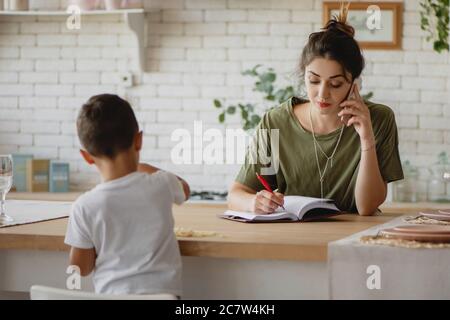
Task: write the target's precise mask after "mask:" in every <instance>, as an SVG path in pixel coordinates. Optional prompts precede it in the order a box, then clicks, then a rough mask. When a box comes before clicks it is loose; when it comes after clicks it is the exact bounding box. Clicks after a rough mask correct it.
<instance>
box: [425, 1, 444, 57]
mask: <svg viewBox="0 0 450 320" xmlns="http://www.w3.org/2000/svg"><path fill="white" fill-rule="evenodd" d="M449 3H450V0H422V1H421V2H420V6H421V8H422V10H421V12H420V27H421V29H422V30H424V31H426V32H427V33H428V36H427V41H431V40H432V41H433V49H434V50H435V51H436V52H439V53H441V52H442V51H449V43H448V36H449V28H450V17H449V7H450V4H449Z"/></svg>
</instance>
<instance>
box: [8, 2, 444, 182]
mask: <svg viewBox="0 0 450 320" xmlns="http://www.w3.org/2000/svg"><path fill="white" fill-rule="evenodd" d="M38 3H39V4H38ZM58 4H59V6H60V8H64V7H65V1H64V0H51V1H39V2H38V1H34V2H33V5H34V6H39V5H40V7H41V8H44V7H45V8H55V6H57V5H58ZM145 4H146V8H147V9H161V10H159V11H154V12H151V13H148V14H147V15H146V16H147V20H148V30H147V31H148V32H147V36H148V39H147V41H148V47H147V49H146V60H147V65H148V67H147V70H146V72H144V73H143V74H138V73H136V72H134V80H135V87H133V88H129V89H125V88H121V86H120V84H119V77H120V72H121V71H133V70H135V66H136V63H137V60H136V57H137V51H136V41H135V39H134V36H133V35H132V33H131V32H130V31H129V30H128V29H127V28H126V25H125V23H124V22H123V21H122V20H123V19H122V18H121V17H120V16H118V15H111V16H90V17H86V18H83V21H82V29H81V30H80V31H70V30H66V28H65V21H64V19H63V18H58V17H43V16H41V17H14V18H11V17H9V18H8V17H5V16H1V17H0V153H4V152H24V153H25V152H26V153H33V154H35V156H36V157H51V158H55V159H60V160H65V161H68V162H69V163H70V164H71V168H72V173H74V174H72V187H73V188H75V189H85V188H88V187H90V186H91V185H92V184H94V183H97V182H98V181H99V179H98V177H97V176H96V175H95V174H94V175H93V174H92V172H95V171H94V168H92V167H90V166H88V165H86V164H85V163H84V162H83V160H82V159H81V158H80V156H79V153H78V141H77V138H76V128H75V119H76V115H77V112H78V110H79V108H80V106H81V104H82V103H83V102H84V101H85V100H86V99H87V98H89V96H90V95H93V94H98V93H103V92H115V93H118V94H121V95H123V96H125V97H126V98H127V99H129V100H130V101H131V103H132V104H133V106H134V108H135V109H136V114H137V116H138V119H139V123H140V125H141V126H142V129H143V130H144V133H145V141H144V146H145V147H144V150H143V152H142V158H143V160H145V161H153V162H154V164H155V165H157V166H162V167H164V168H167V169H169V170H174V171H175V172H177V173H179V174H182V175H184V176H185V177H186V178H187V179H188V180H189V181H190V182H191V184H192V187H193V189H216V190H224V189H226V187H227V185H228V183H229V182H230V181H232V179H233V177H234V175H235V173H236V170H237V169H238V166H226V165H222V166H202V165H192V166H186V165H185V166H176V165H174V164H172V163H171V162H170V159H169V157H170V147H171V146H173V145H174V142H172V141H170V135H171V133H172V131H173V130H175V129H177V128H188V129H190V130H192V127H193V122H194V120H202V121H204V130H206V129H207V128H210V127H215V128H219V129H221V130H222V129H224V126H223V125H219V124H218V122H217V115H218V112H217V110H215V109H214V108H213V106H212V100H213V99H214V98H216V97H218V98H225V99H227V101H228V102H230V103H237V102H245V103H247V102H254V101H258V100H259V99H261V95H259V94H257V93H255V92H253V91H252V86H253V80H252V79H250V78H248V77H243V76H241V75H240V72H241V71H243V70H245V69H247V68H251V67H253V66H254V65H255V64H257V63H262V64H264V65H265V66H268V67H269V66H270V67H273V68H274V69H275V70H276V71H278V73H279V78H280V79H281V82H283V83H287V81H289V80H286V79H292V77H291V78H286V79H284V78H285V76H286V77H287V76H289V75H291V74H292V72H293V71H295V68H296V65H297V59H298V57H299V55H300V53H301V49H302V47H303V45H304V43H305V41H306V39H307V36H308V34H309V33H310V32H312V31H316V30H317V28H318V27H319V26H320V25H321V19H322V9H321V6H322V1H320V0H302V1H297V0H245V1H242V0H164V1H163V0H156V1H155V0H153V1H145ZM419 9H420V7H419V0H411V1H409V0H408V1H406V2H405V12H404V13H403V19H404V26H403V50H399V51H382V50H371V51H365V52H364V55H365V57H366V61H367V67H366V70H365V71H364V84H363V86H364V88H365V89H364V90H365V91H368V90H370V91H373V92H374V94H375V96H374V98H373V100H374V101H377V102H380V103H384V104H387V105H389V106H391V107H392V109H393V110H394V111H395V113H396V120H397V124H398V128H399V137H400V150H401V154H402V159H403V160H407V159H408V160H410V161H412V162H413V163H414V164H417V165H418V166H420V167H421V168H422V171H423V172H425V171H426V170H424V169H425V168H426V166H427V165H428V164H429V163H432V162H434V161H435V158H436V155H437V154H438V153H439V152H441V151H447V152H448V153H449V154H450V102H449V99H450V97H449V91H450V76H449V74H450V55H449V54H448V53H445V54H441V55H439V54H437V53H435V52H433V51H432V49H431V45H430V44H429V43H427V42H426V41H425V40H424V38H425V35H424V34H423V32H422V31H421V30H420V26H419V21H420V15H419ZM239 122H240V121H239V118H238V117H234V118H230V127H238V126H239ZM422 179H425V178H423V177H422ZM424 185H425V186H426V183H425V182H424V181H422V182H421V186H422V187H423V186H424Z"/></svg>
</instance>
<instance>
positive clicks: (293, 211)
mask: <svg viewBox="0 0 450 320" xmlns="http://www.w3.org/2000/svg"><path fill="white" fill-rule="evenodd" d="M284 207H285V208H286V211H284V210H283V208H281V207H279V208H278V209H277V210H276V211H275V212H274V213H271V214H254V213H251V212H241V211H233V210H227V211H225V212H224V213H223V214H220V215H219V217H221V218H224V219H230V220H235V221H240V222H282V221H310V220H317V219H322V218H327V217H331V216H334V215H337V214H339V213H340V211H339V209H338V208H337V207H336V205H335V204H334V201H333V200H330V199H320V198H310V197H302V196H285V197H284Z"/></svg>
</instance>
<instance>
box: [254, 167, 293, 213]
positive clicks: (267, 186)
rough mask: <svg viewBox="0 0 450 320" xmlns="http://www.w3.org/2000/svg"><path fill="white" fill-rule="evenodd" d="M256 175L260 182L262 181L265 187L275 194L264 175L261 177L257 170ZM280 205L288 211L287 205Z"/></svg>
mask: <svg viewBox="0 0 450 320" xmlns="http://www.w3.org/2000/svg"><path fill="white" fill-rule="evenodd" d="M256 177H257V178H258V180H259V182H261V184H262V185H263V186H264V188H265V189H266V190H267V191H269V192H270V193H272V194H273V191H272V189H271V188H270V186H269V184H268V183H267V181H266V180H265V179H264V178H263V177H261V176H260V175H259V174H258V173H257V172H256ZM280 207H282V208H283V210H285V211H286V208H285V207H283V206H280Z"/></svg>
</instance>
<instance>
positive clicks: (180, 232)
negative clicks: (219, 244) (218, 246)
mask: <svg viewBox="0 0 450 320" xmlns="http://www.w3.org/2000/svg"><path fill="white" fill-rule="evenodd" d="M173 231H174V232H175V235H176V236H177V237H186V238H204V237H222V238H223V237H224V236H223V235H222V234H220V233H217V232H215V231H200V230H191V229H186V228H181V227H175V228H174V229H173Z"/></svg>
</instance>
